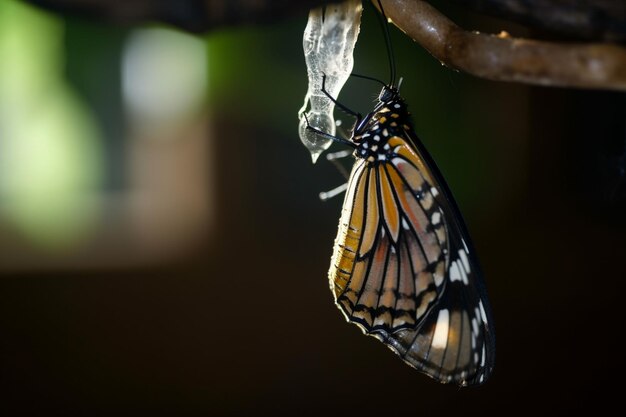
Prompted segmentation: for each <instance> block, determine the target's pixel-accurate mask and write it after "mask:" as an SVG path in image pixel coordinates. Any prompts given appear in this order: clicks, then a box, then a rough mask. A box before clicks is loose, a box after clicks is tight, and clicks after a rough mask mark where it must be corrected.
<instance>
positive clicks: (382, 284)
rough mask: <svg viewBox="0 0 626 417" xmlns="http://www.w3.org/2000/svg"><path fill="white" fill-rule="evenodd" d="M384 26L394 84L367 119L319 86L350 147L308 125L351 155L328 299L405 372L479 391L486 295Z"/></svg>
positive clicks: (486, 371) (487, 353) (484, 373)
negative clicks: (417, 127) (347, 119)
mask: <svg viewBox="0 0 626 417" xmlns="http://www.w3.org/2000/svg"><path fill="white" fill-rule="evenodd" d="M379 6H380V9H381V13H382V16H383V17H385V15H384V11H383V10H382V5H380V0H379ZM385 21H386V17H385ZM384 27H385V35H386V40H387V49H388V53H389V59H390V64H391V73H392V76H391V81H390V82H389V83H388V84H385V83H384V82H381V81H379V82H380V83H381V84H383V88H382V90H381V92H380V95H379V96H378V103H377V104H376V106H375V108H374V110H373V111H372V112H371V113H369V114H367V115H366V116H365V117H361V115H360V114H358V113H355V112H353V111H351V110H350V109H348V108H347V107H346V106H343V105H342V104H340V103H339V102H337V101H336V100H335V99H334V98H333V97H331V96H330V95H329V94H328V93H326V90H325V88H324V80H325V79H323V81H322V91H323V92H324V93H325V94H327V96H328V98H329V99H330V100H332V101H333V102H335V104H337V105H338V106H339V107H340V108H342V109H343V110H344V111H346V112H348V113H350V114H352V115H353V116H355V117H356V123H355V125H354V128H353V129H352V134H351V137H350V139H343V138H339V137H335V136H332V135H330V134H327V133H325V132H322V131H320V130H318V129H316V128H315V127H312V126H310V125H308V128H309V129H311V130H313V131H315V132H316V133H318V134H320V135H323V136H326V137H329V138H332V139H333V140H335V141H337V142H340V143H343V144H347V145H349V146H351V147H352V148H354V153H353V155H354V157H355V163H354V165H353V168H352V172H351V173H350V177H349V180H348V184H347V189H346V196H345V200H344V203H343V209H342V213H341V218H340V221H339V230H338V233H337V238H336V239H335V245H334V252H333V256H332V261H331V266H330V271H329V280H330V286H331V290H332V293H333V295H334V298H335V302H336V304H337V306H338V307H339V308H340V310H341V311H342V313H343V314H344V316H345V317H346V319H347V320H348V321H350V322H352V323H355V324H356V325H357V326H358V327H359V328H360V329H361V330H362V331H363V332H364V333H365V334H367V335H370V336H374V337H376V338H377V339H379V340H380V341H381V342H383V343H384V344H385V345H387V346H388V347H389V348H391V350H393V351H394V352H395V353H397V354H398V355H400V357H401V358H402V359H403V360H404V361H405V362H406V363H408V364H409V365H410V366H412V367H414V368H416V369H418V370H419V371H421V372H423V373H425V374H427V375H429V376H430V377H432V378H434V379H436V380H438V381H439V382H442V383H454V384H457V385H460V386H468V385H477V384H482V383H483V382H484V381H485V380H486V379H487V378H488V377H489V375H490V374H491V371H492V368H493V363H494V355H495V334H494V327H493V320H492V317H491V311H490V308H489V303H488V300H487V295H486V290H485V288H484V285H483V283H482V277H481V273H480V269H479V266H478V261H477V259H476V256H475V252H474V249H473V247H472V245H471V243H470V239H469V236H468V233H467V230H466V227H465V225H464V222H463V219H462V217H461V214H460V212H459V210H458V208H457V205H456V203H455V202H454V200H453V198H452V194H451V192H450V191H449V189H448V187H447V185H446V183H445V181H444V179H443V177H442V175H441V173H440V172H439V170H438V169H437V167H436V165H435V163H434V162H433V160H432V158H431V157H430V155H429V154H428V152H427V151H426V149H425V148H424V146H423V145H422V143H421V142H420V141H419V139H418V138H417V135H416V134H415V132H414V129H413V124H412V122H411V119H410V114H409V112H408V110H407V105H406V103H405V101H404V99H403V98H402V97H401V96H400V93H399V91H398V88H399V87H398V86H396V85H395V68H394V66H393V58H392V52H391V45H390V42H389V34H388V29H387V27H386V24H384ZM361 77H363V76H361ZM364 78H369V77H364Z"/></svg>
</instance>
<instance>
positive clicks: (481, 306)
mask: <svg viewBox="0 0 626 417" xmlns="http://www.w3.org/2000/svg"><path fill="white" fill-rule="evenodd" d="M478 307H480V317H481V318H482V319H483V321H484V322H485V323H487V313H485V307H483V300H480V301H479V302H478Z"/></svg>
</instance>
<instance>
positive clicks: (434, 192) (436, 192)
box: [430, 187, 439, 197]
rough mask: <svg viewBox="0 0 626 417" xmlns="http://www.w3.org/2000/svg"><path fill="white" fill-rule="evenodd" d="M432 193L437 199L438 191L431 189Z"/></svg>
mask: <svg viewBox="0 0 626 417" xmlns="http://www.w3.org/2000/svg"><path fill="white" fill-rule="evenodd" d="M430 193H431V194H432V195H433V197H437V196H438V195H439V191H437V189H436V188H435V187H431V189H430Z"/></svg>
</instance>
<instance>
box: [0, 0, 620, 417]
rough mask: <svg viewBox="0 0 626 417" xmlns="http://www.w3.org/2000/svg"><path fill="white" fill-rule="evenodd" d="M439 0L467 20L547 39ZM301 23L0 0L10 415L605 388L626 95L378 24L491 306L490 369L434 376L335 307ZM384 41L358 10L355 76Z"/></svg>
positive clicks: (536, 398)
mask: <svg viewBox="0 0 626 417" xmlns="http://www.w3.org/2000/svg"><path fill="white" fill-rule="evenodd" d="M440 7H442V8H443V9H444V11H445V12H446V13H447V14H448V15H449V16H450V17H451V18H452V19H453V20H455V21H456V22H457V23H459V24H460V25H461V26H463V27H465V28H467V29H480V30H482V31H486V32H499V31H500V30H502V29H506V30H507V31H509V32H510V33H511V34H512V35H514V36H530V35H537V34H532V33H529V32H528V31H527V30H526V29H524V28H523V27H520V26H512V25H510V24H505V23H504V22H501V21H497V20H494V19H486V18H484V17H479V16H476V15H470V14H466V13H464V12H463V11H462V10H459V9H455V8H446V7H445V4H443V5H440ZM306 17H307V16H306V15H301V16H297V17H295V18H293V19H289V20H286V21H282V22H277V23H275V24H270V25H264V26H247V27H240V28H231V29H220V30H216V31H214V32H211V33H209V34H207V35H206V36H203V37H200V36H191V35H188V34H184V33H182V32H179V31H176V30H173V29H171V28H167V27H163V26H158V25H150V26H145V27H136V28H130V27H119V26H108V25H105V24H102V23H97V22H93V21H87V20H81V19H78V18H72V17H63V16H59V15H55V14H51V13H48V12H44V11H41V10H38V9H35V8H32V7H29V6H27V5H25V4H24V3H21V2H17V1H12V0H2V1H0V383H1V387H0V414H2V415H6V416H13V415H46V416H51V415H68V416H92V415H134V416H136V415H144V414H145V415H175V416H195V415H322V414H331V413H332V414H333V415H334V414H335V413H346V414H347V415H361V416H370V415H371V416H374V415H400V414H401V413H402V414H407V413H411V414H427V413H428V414H436V415H453V414H457V415H458V414H463V415H479V414H481V415H482V414H489V415H493V414H497V415H500V414H506V415H518V414H519V415H522V414H524V415H526V414H529V413H536V412H543V411H550V412H554V413H564V414H567V413H571V412H572V411H573V410H577V409H580V408H581V407H591V406H592V407H594V408H595V410H596V411H601V410H609V409H612V407H614V406H615V405H616V404H618V402H619V398H620V393H621V391H622V390H623V387H624V383H623V378H621V375H622V374H623V372H624V371H625V367H624V354H623V345H622V344H621V342H620V341H619V340H620V335H621V333H622V331H623V329H624V325H625V320H624V319H625V317H626V314H624V311H623V309H622V306H621V303H622V298H623V296H622V294H623V291H624V289H625V285H624V278H626V263H625V262H624V254H626V222H624V213H626V211H625V210H624V209H625V208H626V203H625V201H626V198H625V195H626V185H625V176H626V174H625V170H626V151H625V149H624V146H625V140H626V139H625V138H626V121H625V120H626V98H625V95H624V94H623V93H611V92H598V91H574V90H567V89H550V88H540V87H528V86H523V85H517V84H507V83H496V82H490V81H486V80H481V79H477V78H473V77H470V76H467V75H464V74H460V73H457V72H454V71H451V70H450V69H448V68H446V67H444V66H442V65H441V64H440V63H439V62H437V61H436V60H435V59H433V58H432V57H431V56H430V55H428V54H427V53H426V52H425V51H424V50H423V49H421V47H419V46H418V45H416V44H414V43H412V42H411V41H410V40H409V39H408V38H406V37H405V36H403V35H402V34H401V33H400V32H399V31H398V30H395V29H393V30H392V42H393V45H394V48H395V52H396V55H397V58H396V59H397V64H398V73H399V74H400V75H401V76H403V77H404V82H403V84H402V93H403V96H404V97H405V98H406V100H407V101H408V103H409V104H410V109H411V111H412V113H413V116H414V120H415V125H416V130H417V133H418V135H419V136H420V137H421V138H422V139H423V142H424V143H425V145H426V146H427V148H428V149H429V150H430V151H431V153H432V155H433V157H434V159H435V160H436V161H437V163H438V165H439V167H440V169H441V171H442V172H443V173H444V175H445V176H446V178H447V180H448V182H449V185H450V188H451V189H452V191H453V192H454V194H455V196H456V198H457V202H458V204H459V205H460V207H461V209H462V211H463V213H464V217H465V219H466V221H467V223H468V227H469V229H470V231H471V232H472V237H473V240H474V243H475V246H476V247H477V250H478V253H479V256H480V259H481V263H482V267H483V269H484V273H485V278H486V282H487V286H488V289H489V294H490V299H491V303H492V305H493V309H494V314H495V319H496V327H497V337H498V339H497V363H496V369H495V373H494V375H493V377H492V380H490V381H489V382H488V383H487V384H486V385H485V386H483V387H481V388H478V389H461V390H460V389H458V388H455V387H447V386H440V385H438V384H436V383H435V382H433V381H431V380H430V379H429V378H427V377H425V376H422V375H421V374H418V373H417V372H415V371H414V370H412V369H410V368H409V367H408V366H406V365H404V364H403V363H402V361H401V360H399V359H398V358H397V357H396V356H395V355H393V354H392V353H391V352H389V351H388V350H387V349H386V348H385V347H384V346H383V345H382V344H380V343H379V342H377V341H375V340H374V339H372V338H366V337H365V336H363V335H361V334H360V331H359V330H358V329H357V328H356V327H355V326H352V325H349V324H348V323H346V322H344V319H343V317H342V316H341V314H340V313H339V311H338V310H337V308H336V307H335V306H334V305H333V302H332V297H331V293H330V291H329V288H328V282H327V278H326V276H327V270H328V266H329V262H330V255H331V251H332V245H333V240H334V237H335V233H336V227H337V220H338V218H339V214H340V210H341V202H342V201H341V200H342V198H336V199H334V200H331V201H329V202H321V201H320V200H319V199H318V197H317V195H318V193H319V192H320V191H326V190H328V189H330V188H333V187H335V186H336V185H339V184H340V183H341V182H342V181H343V178H342V177H341V175H340V174H339V173H338V172H337V171H336V169H335V168H334V167H333V166H332V165H331V164H329V163H327V162H325V160H324V158H321V159H320V161H319V162H318V163H317V164H316V165H313V164H311V160H310V156H309V154H308V152H307V150H306V149H305V148H304V147H303V146H302V144H301V143H300V141H299V138H298V135H297V125H298V120H297V111H298V109H299V108H300V106H301V105H302V100H303V97H304V94H305V92H306V69H305V66H304V58H303V56H302V47H301V37H302V31H303V30H304V26H305V24H306ZM384 48H385V47H384V39H383V37H382V34H381V32H380V28H379V26H378V24H377V23H376V21H375V17H374V15H373V12H372V9H371V8H367V9H366V11H365V13H364V17H363V24H362V28H361V37H360V40H359V42H358V43H357V51H356V55H355V63H356V64H355V72H358V73H361V74H368V75H371V76H375V77H379V78H382V79H386V78H387V71H388V68H387V61H386V55H385V54H386V52H385V49H384ZM378 89H379V88H378V85H376V84H375V83H371V82H368V81H365V80H358V79H355V80H350V81H349V82H348V84H347V86H346V87H345V88H344V90H343V91H342V94H341V101H342V102H344V103H345V104H347V105H349V106H350V107H351V108H354V109H355V110H357V111H360V112H362V113H366V112H368V111H369V110H370V109H371V108H372V105H373V100H374V99H375V98H376V96H377V94H378ZM340 117H342V118H343V120H344V121H345V122H348V121H349V119H348V118H347V117H345V116H340Z"/></svg>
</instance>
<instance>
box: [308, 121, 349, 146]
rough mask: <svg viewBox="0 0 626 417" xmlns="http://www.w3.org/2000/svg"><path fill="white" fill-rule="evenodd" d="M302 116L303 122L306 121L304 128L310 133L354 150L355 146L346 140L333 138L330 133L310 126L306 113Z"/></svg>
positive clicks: (337, 137)
mask: <svg viewBox="0 0 626 417" xmlns="http://www.w3.org/2000/svg"><path fill="white" fill-rule="evenodd" d="M302 115H303V116H304V120H305V121H306V128H307V129H309V130H310V131H311V132H313V133H315V134H316V135H320V136H322V137H325V138H327V139H330V140H332V141H335V142H338V143H342V144H344V145H348V146H350V147H352V148H356V145H355V144H354V143H352V142H350V141H349V140H348V139H344V138H340V137H339V136H333V135H331V134H330V133H327V132H324V131H321V130H320V129H318V128H316V127H313V126H311V124H310V123H309V118H308V117H307V115H306V113H302Z"/></svg>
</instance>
